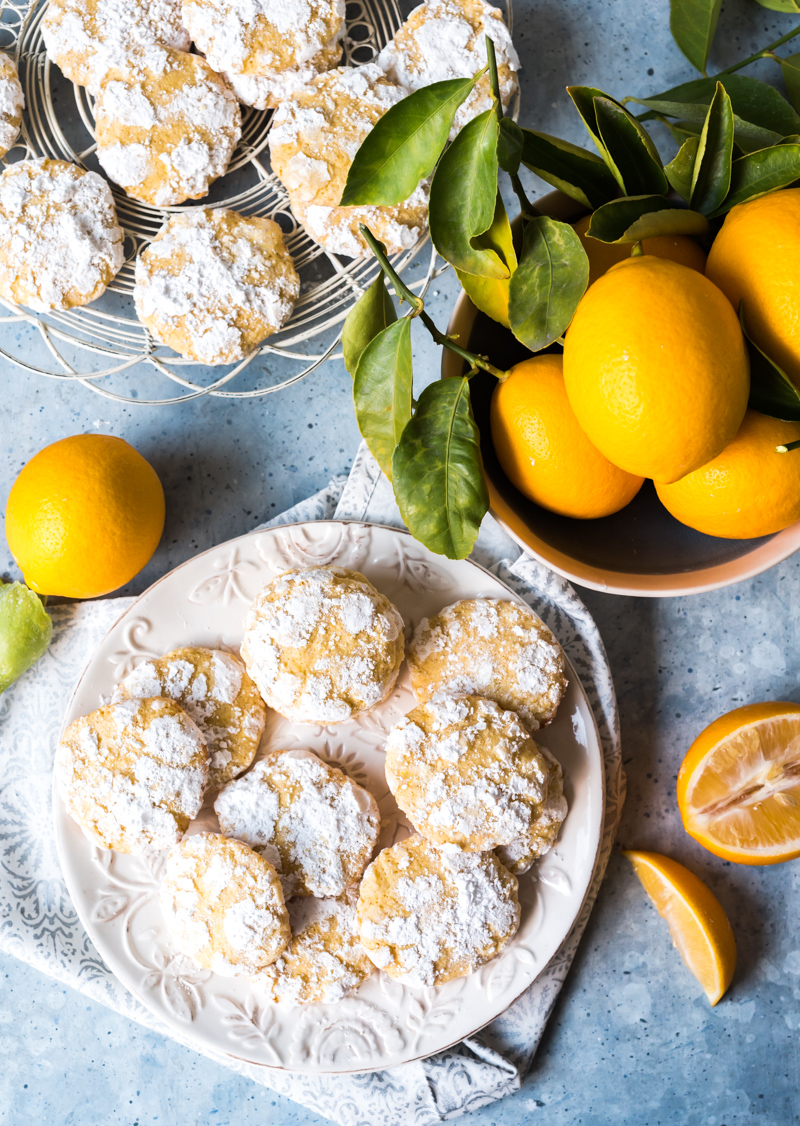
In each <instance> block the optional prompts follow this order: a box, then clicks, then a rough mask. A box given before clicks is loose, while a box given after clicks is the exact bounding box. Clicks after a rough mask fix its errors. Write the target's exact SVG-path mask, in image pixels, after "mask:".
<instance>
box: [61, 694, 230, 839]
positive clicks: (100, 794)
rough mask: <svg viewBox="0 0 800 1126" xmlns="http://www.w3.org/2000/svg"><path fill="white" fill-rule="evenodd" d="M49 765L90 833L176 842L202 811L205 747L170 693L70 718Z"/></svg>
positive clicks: (71, 810)
mask: <svg viewBox="0 0 800 1126" xmlns="http://www.w3.org/2000/svg"><path fill="white" fill-rule="evenodd" d="M54 772H55V777H56V781H57V784H58V788H59V792H60V793H61V796H62V798H63V801H64V804H65V805H66V807H67V810H68V811H69V814H70V816H71V817H72V818H74V820H75V821H77V822H78V824H79V825H80V827H81V829H83V832H84V833H85V834H86V836H87V837H88V838H89V840H91V841H93V842H94V843H95V844H98V845H99V846H100V847H101V848H114V849H116V850H117V851H118V852H128V853H143V852H146V851H149V850H151V849H162V848H168V847H169V846H170V845H171V844H174V842H175V841H179V840H180V839H181V837H182V836H183V834H184V832H185V831H186V829H187V828H188V825H189V822H190V821H191V820H192V818H194V817H196V816H197V814H198V813H199V812H200V807H201V805H202V804H203V794H204V792H205V787H206V781H207V778H208V750H207V748H206V744H205V740H204V739H203V736H202V735H201V734H200V732H199V731H198V729H197V727H196V726H195V724H194V723H193V722H192V720H191V719H189V717H188V715H186V713H185V712H184V711H183V709H182V708H180V707H179V706H178V704H176V703H175V702H174V701H173V700H166V699H160V698H156V699H147V700H129V701H126V702H124V703H119V704H108V705H106V706H105V707H102V708H98V710H97V711H94V712H92V713H91V714H90V715H87V716H82V717H81V718H80V719H78V720H76V721H75V722H74V723H72V724H70V726H69V727H68V728H67V730H66V731H65V733H64V737H63V739H62V740H61V743H60V744H59V747H58V750H57V751H56V756H55V763H54Z"/></svg>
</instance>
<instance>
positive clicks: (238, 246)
mask: <svg viewBox="0 0 800 1126" xmlns="http://www.w3.org/2000/svg"><path fill="white" fill-rule="evenodd" d="M135 278H136V280H135V286H134V291H133V299H134V303H135V305H136V312H137V314H138V316H139V320H140V321H142V323H143V324H145V325H147V327H148V328H149V329H150V331H151V332H152V333H153V335H154V336H155V337H156V339H158V340H160V341H162V342H163V343H164V344H166V345H168V346H169V347H170V348H172V349H174V351H176V352H178V353H179V354H180V355H181V356H185V357H187V359H190V360H198V361H200V362H201V363H204V364H233V363H238V361H239V360H242V359H244V357H245V356H247V355H248V354H249V353H250V352H252V351H253V349H254V348H257V347H258V345H259V344H260V343H261V341H262V340H264V339H265V338H266V337H267V336H271V335H272V334H273V333H274V332H277V331H278V329H279V328H280V327H281V326H282V325H283V324H284V323H285V321H287V320H288V318H289V317H290V316H291V312H292V309H293V308H294V303H295V301H296V300H297V298H298V295H299V293H300V279H299V277H298V276H297V271H296V270H295V268H294V264H293V262H292V258H291V255H290V254H289V252H288V250H287V249H286V244H285V243H284V241H283V233H282V232H281V229H280V227H279V226H278V224H277V223H274V222H273V221H272V220H271V219H260V218H257V217H256V216H247V215H239V214H238V213H237V212H236V211H228V210H226V209H225V208H215V209H214V210H211V209H210V208H199V207H198V208H194V209H193V210H191V211H185V212H182V213H181V214H178V215H171V216H170V218H169V220H168V222H167V223H166V225H165V226H164V227H162V229H161V230H160V231H159V233H158V235H157V236H156V237H155V239H154V240H153V241H152V242H151V243H150V245H149V246H148V247H147V249H146V250H145V251H144V252H143V253H142V254H140V255H139V257H138V258H137V259H136V275H135Z"/></svg>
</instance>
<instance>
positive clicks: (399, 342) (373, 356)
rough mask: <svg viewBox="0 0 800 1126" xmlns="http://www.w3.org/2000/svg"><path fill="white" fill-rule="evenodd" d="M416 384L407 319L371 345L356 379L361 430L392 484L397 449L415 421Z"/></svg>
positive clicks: (375, 339)
mask: <svg viewBox="0 0 800 1126" xmlns="http://www.w3.org/2000/svg"><path fill="white" fill-rule="evenodd" d="M412 382H413V372H412V367H411V318H410V317H403V318H402V320H399V321H395V322H394V324H390V325H388V326H387V327H386V328H384V329H383V330H382V331H381V332H379V333H378V335H377V336H376V337H374V338H373V339H372V340H371V341H370V342H369V344H368V345H367V346H366V348H365V349H364V351H363V352H362V353H361V359H360V360H359V361H358V367H357V368H356V373H355V377H354V378H353V402H354V403H355V407H356V421H357V422H358V429H359V430H360V431H361V436H362V437H363V438H364V440H365V441H366V443H367V445H368V446H369V448H370V452H371V453H372V455H373V456H374V458H375V460H376V461H377V462H378V464H379V465H380V467H381V469H382V470H383V471H384V473H385V474H386V476H387V477H388V478H389V480H391V478H392V454H393V453H394V448H395V446H396V445H397V443H398V442H399V441H400V435H401V434H402V433H403V430H404V428H405V426H406V423H407V422H408V420H409V419H410V418H411V388H412Z"/></svg>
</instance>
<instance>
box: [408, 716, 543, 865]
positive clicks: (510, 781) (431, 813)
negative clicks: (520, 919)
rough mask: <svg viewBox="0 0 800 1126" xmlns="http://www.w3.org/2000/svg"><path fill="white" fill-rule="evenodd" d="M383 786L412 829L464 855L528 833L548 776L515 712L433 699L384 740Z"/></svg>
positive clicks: (541, 805)
mask: <svg viewBox="0 0 800 1126" xmlns="http://www.w3.org/2000/svg"><path fill="white" fill-rule="evenodd" d="M386 781H387V782H388V783H389V789H390V790H391V791H392V793H393V794H394V796H395V800H396V801H397V804H398V805H399V807H400V808H401V809H402V810H403V812H404V813H405V814H406V815H407V816H408V819H409V820H410V821H411V823H412V825H413V826H414V828H415V829H416V830H417V831H418V832H419V833H421V834H422V835H423V836H425V837H427V838H428V839H429V840H432V841H436V842H437V843H438V844H448V843H449V844H457V845H460V846H461V848H463V849H465V850H467V851H468V852H482V851H485V850H486V849H491V848H496V847H497V846H498V845H510V844H511V843H512V841H514V840H515V839H516V838H518V837H523V836H526V835H527V834H529V833H530V829H531V826H532V824H533V823H534V822H535V821H536V820H537V819H538V817H539V816H540V814H541V812H542V808H543V806H544V802H545V798H546V796H547V785H548V769H547V763H546V762H545V759H544V758H543V756H542V754H541V752H540V750H539V748H538V747H537V745H536V743H534V741H533V739H531V737H530V735H529V734H528V731H527V729H526V728H525V727H523V725H522V723H521V722H520V721H519V719H518V717H517V716H516V715H515V714H514V712H508V711H503V709H502V708H500V707H499V706H498V705H497V704H495V703H494V701H492V700H484V699H482V698H481V697H479V696H459V697H452V696H444V695H442V696H434V697H433V699H431V700H429V701H428V702H427V703H425V704H420V705H419V706H418V707H416V708H414V709H413V711H411V712H409V714H408V715H407V716H405V717H404V718H403V719H402V720H401V721H400V722H399V723H398V724H397V725H396V726H395V727H393V728H392V730H391V731H390V732H389V736H388V738H387V740H386Z"/></svg>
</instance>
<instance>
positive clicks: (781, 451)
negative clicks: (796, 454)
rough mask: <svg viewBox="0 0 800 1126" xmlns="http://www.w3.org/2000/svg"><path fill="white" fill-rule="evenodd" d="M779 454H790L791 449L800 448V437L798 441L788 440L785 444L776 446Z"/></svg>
mask: <svg viewBox="0 0 800 1126" xmlns="http://www.w3.org/2000/svg"><path fill="white" fill-rule="evenodd" d="M775 449H776V451H777V452H778V453H779V454H788V453H789V451H790V450H800V438H798V439H797V441H796V442H787V443H786V445H785V446H776V447H775Z"/></svg>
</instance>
